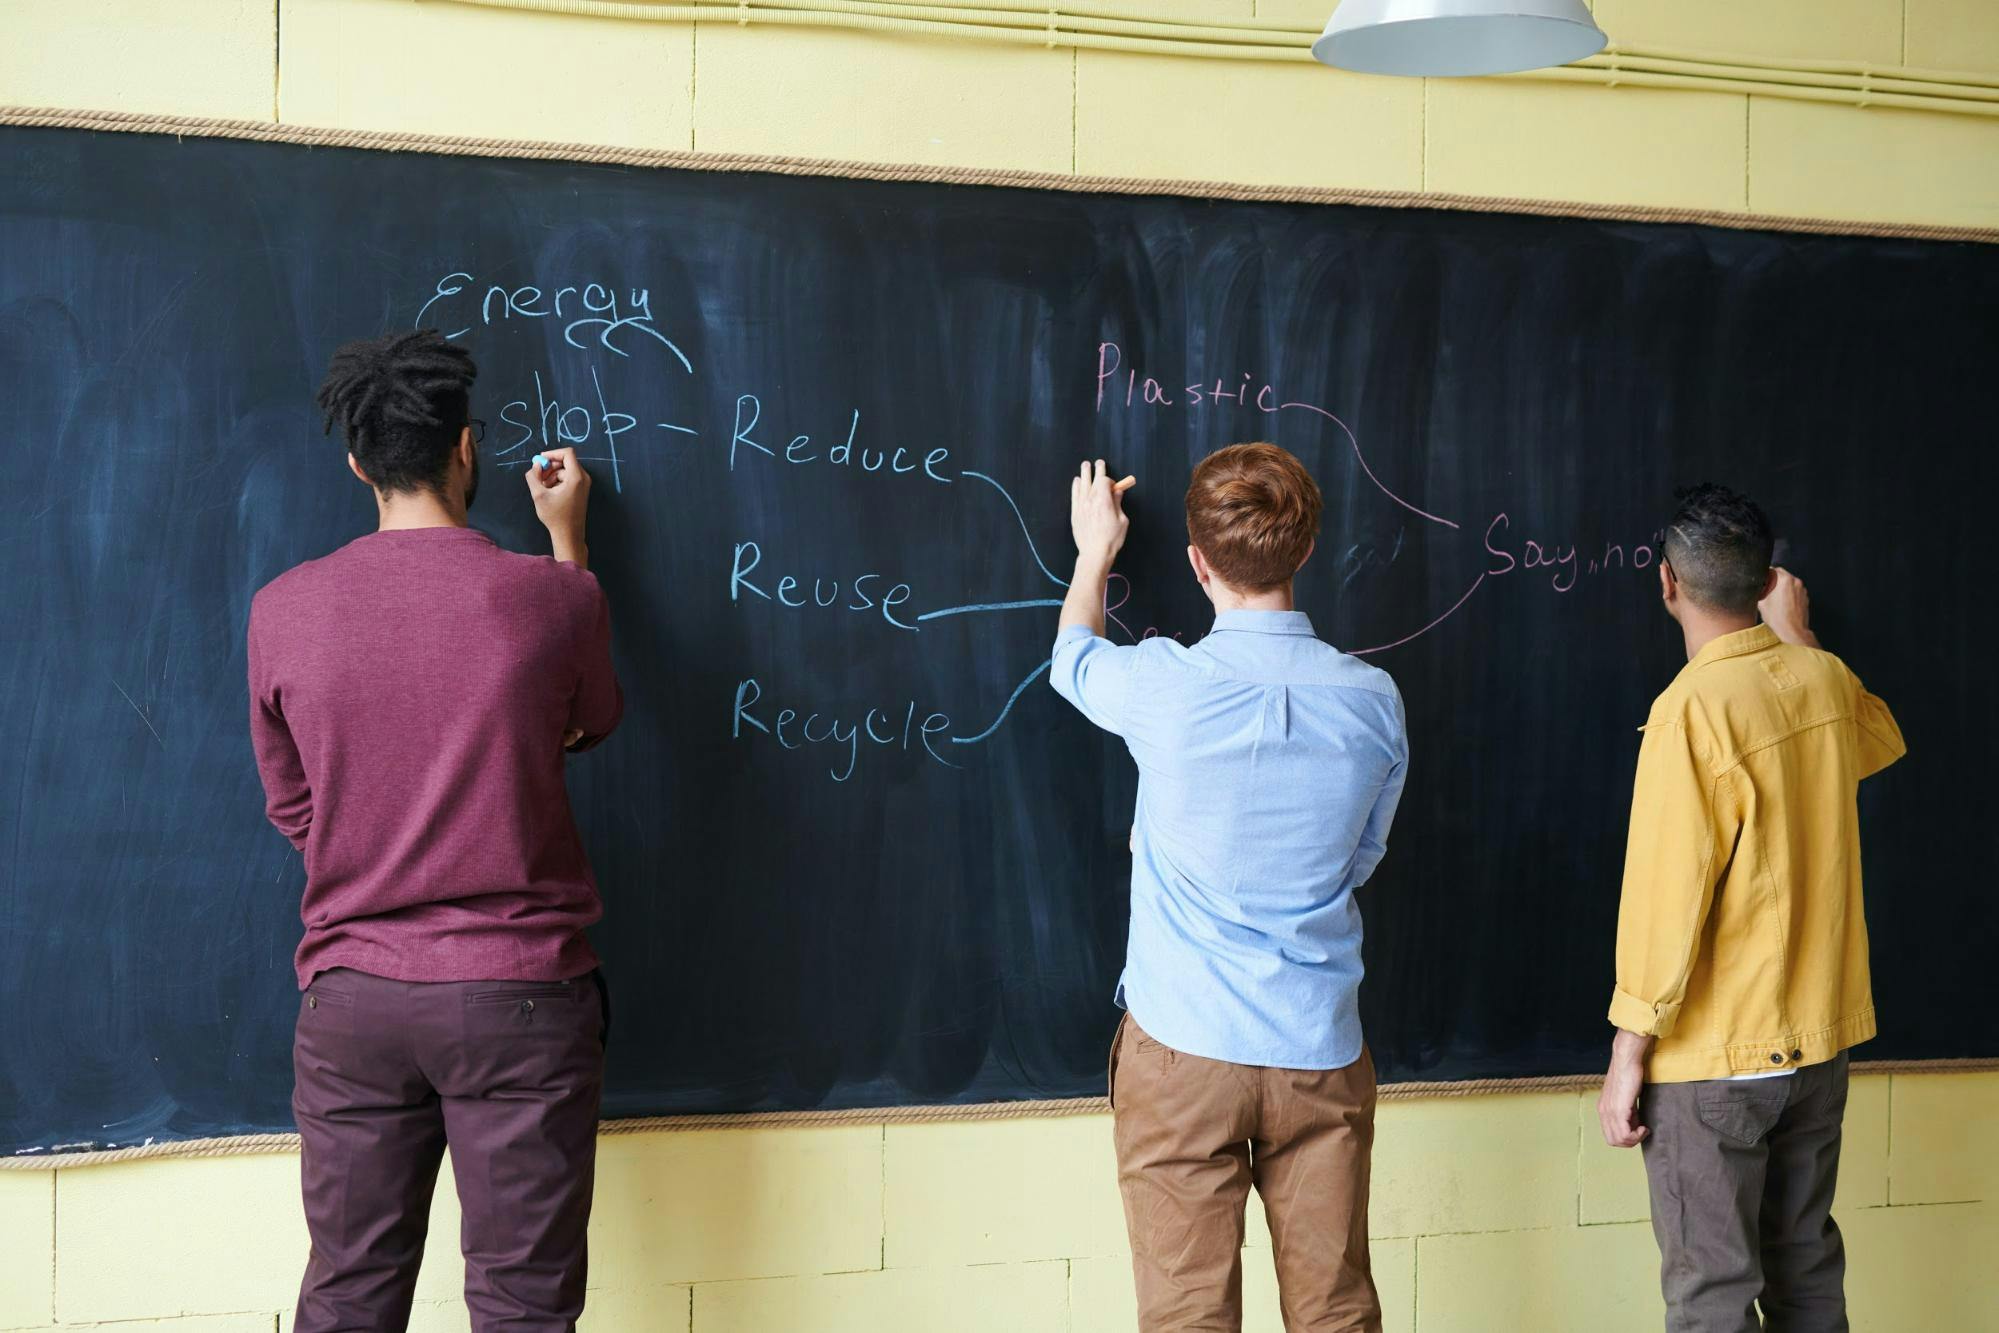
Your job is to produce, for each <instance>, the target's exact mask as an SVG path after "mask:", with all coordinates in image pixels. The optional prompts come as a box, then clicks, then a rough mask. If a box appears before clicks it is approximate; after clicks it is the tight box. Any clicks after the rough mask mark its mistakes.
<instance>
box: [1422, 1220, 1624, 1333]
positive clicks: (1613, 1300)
mask: <svg viewBox="0 0 1999 1333" xmlns="http://www.w3.org/2000/svg"><path fill="white" fill-rule="evenodd" d="M1416 1310H1417V1327H1418V1328H1419V1329H1421V1330H1423V1331H1424V1333H1474V1330H1476V1331H1478V1333H1483V1331H1484V1330H1487V1329H1493V1330H1498V1329H1532V1330H1534V1333H1655V1331H1656V1330H1657V1329H1658V1328H1659V1326H1660V1324H1661V1323H1662V1322H1663V1318H1664V1307H1663V1304H1662V1302H1661V1300H1660V1296H1659V1252H1658V1250H1657V1248H1656V1247H1655V1246H1654V1245H1653V1242H1652V1229H1651V1228H1650V1227H1648V1226H1645V1225H1643V1224H1624V1225H1619V1226H1601V1227H1561V1228H1557V1229H1554V1230H1549V1231H1501V1232H1490V1233H1487V1234H1484V1235H1476V1236H1424V1237H1422V1238H1420V1239H1419V1240H1417V1241H1416Z"/></svg>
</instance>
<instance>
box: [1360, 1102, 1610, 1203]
mask: <svg viewBox="0 0 1999 1333" xmlns="http://www.w3.org/2000/svg"><path fill="white" fill-rule="evenodd" d="M1576 1134H1577V1125H1576V1109H1575V1097H1574V1095H1573V1094H1571V1093H1562V1092H1554V1093H1532V1094H1516V1095H1508V1096H1495V1097H1438V1098H1434V1099H1429V1100H1423V1101H1406V1102H1404V1101H1396V1102H1388V1103H1385V1104H1384V1105H1383V1106H1382V1107H1381V1111H1380V1114H1379V1117H1378V1121H1377V1125H1376V1129H1375V1140H1374V1181H1373V1195H1372V1199H1371V1206H1370V1210H1369V1212H1370V1216H1369V1227H1368V1230H1369V1231H1370V1232H1371V1233H1373V1234H1374V1235H1376V1236H1431V1235H1437V1234H1440V1233H1444V1232H1454V1231H1504V1230H1507V1229H1510V1228H1516V1227H1555V1226H1561V1227H1567V1226H1573V1225H1574V1224H1575V1219H1576V1195H1577V1188H1578V1186H1577V1174H1576V1173H1577V1164H1576V1157H1577V1148H1576Z"/></svg>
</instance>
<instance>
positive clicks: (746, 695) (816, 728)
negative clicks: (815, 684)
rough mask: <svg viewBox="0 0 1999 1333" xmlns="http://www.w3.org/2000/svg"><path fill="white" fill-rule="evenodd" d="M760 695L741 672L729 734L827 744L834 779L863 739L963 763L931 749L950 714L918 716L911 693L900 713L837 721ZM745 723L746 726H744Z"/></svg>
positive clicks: (851, 765)
mask: <svg viewBox="0 0 1999 1333" xmlns="http://www.w3.org/2000/svg"><path fill="white" fill-rule="evenodd" d="M763 695H764V690H763V684H762V682H760V681H759V680H757V678H756V677H754V676H745V677H743V678H742V679H741V680H739V681H738V682H737V683H736V699H735V705H734V710H733V717H732V719H731V721H730V729H729V735H730V736H731V737H732V738H734V739H737V740H742V739H746V738H750V739H753V738H754V736H756V735H761V736H767V737H769V738H770V739H772V740H774V741H776V742H777V743H778V744H779V745H780V746H782V747H783V748H785V749H787V750H802V749H804V748H806V747H807V746H830V747H832V751H833V753H834V754H835V755H836V756H839V757H836V759H835V760H834V763H833V765H832V767H830V768H828V769H827V770H826V776H828V777H830V778H832V779H833V781H835V782H846V781H848V780H849V779H851V778H852V777H853V776H854V770H855V769H856V768H857V767H858V766H859V765H860V761H861V750H862V744H863V742H864V741H865V742H866V743H867V744H868V745H870V746H875V747H891V746H892V747H895V748H898V749H901V750H905V751H907V750H910V749H911V748H912V747H920V748H921V749H922V750H923V752H924V753H925V754H926V755H928V756H929V757H930V758H932V759H934V760H936V761H937V762H938V763H940V764H942V765H944V767H946V768H961V767H963V765H960V764H954V763H952V762H951V761H950V760H948V759H946V758H945V757H944V756H943V755H941V754H939V753H937V751H936V749H934V748H933V747H932V745H931V737H933V736H938V735H942V734H943V733H945V732H948V731H949V730H950V729H951V718H950V716H949V715H948V714H946V713H942V712H937V711H934V710H933V711H931V712H927V713H922V714H921V715H920V717H919V713H918V709H917V704H916V701H915V700H914V699H911V700H909V701H908V702H907V703H906V704H905V705H904V706H903V708H902V716H901V717H900V718H898V717H897V716H896V715H895V710H894V709H892V708H889V709H884V708H869V709H867V710H866V711H865V712H863V713H862V714H861V717H860V720H858V721H854V720H852V719H849V720H846V721H842V720H841V719H840V718H839V717H837V716H835V715H834V714H831V713H822V712H816V711H814V712H802V711H801V710H800V709H797V708H780V709H777V710H776V711H775V712H773V711H772V710H770V709H768V708H765V707H763V706H762V704H763ZM994 725H998V724H997V723H995V724H994ZM745 727H747V728H749V730H748V731H745V730H744V728H745Z"/></svg>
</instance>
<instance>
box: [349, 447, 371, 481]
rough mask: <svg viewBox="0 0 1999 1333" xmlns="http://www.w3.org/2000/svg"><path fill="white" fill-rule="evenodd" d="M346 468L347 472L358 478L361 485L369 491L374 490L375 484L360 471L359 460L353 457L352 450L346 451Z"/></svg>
mask: <svg viewBox="0 0 1999 1333" xmlns="http://www.w3.org/2000/svg"><path fill="white" fill-rule="evenodd" d="M347 468H348V471H350V472H352V473H353V474H354V475H355V476H357V477H359V478H360V479H361V481H362V483H363V484H364V485H366V486H367V487H368V489H369V490H373V489H374V488H375V483H374V482H372V481H370V480H369V479H368V474H367V473H365V472H363V471H362V470H361V460H360V459H358V458H356V457H355V456H354V451H353V450H352V449H349V450H348V451H347Z"/></svg>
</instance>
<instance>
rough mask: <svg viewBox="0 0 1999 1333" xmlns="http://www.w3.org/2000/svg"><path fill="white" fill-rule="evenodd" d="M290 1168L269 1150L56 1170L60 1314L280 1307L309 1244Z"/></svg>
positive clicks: (294, 1168)
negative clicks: (257, 1153) (253, 1154)
mask: <svg viewBox="0 0 1999 1333" xmlns="http://www.w3.org/2000/svg"><path fill="white" fill-rule="evenodd" d="M298 1170H299V1163H298V1158H297V1156H296V1155H293V1154H275V1155H270V1156H256V1157H220V1158H213V1159H197V1158H161V1159H152V1160H140V1161H133V1162H119V1163H113V1164H111V1165H107V1166H92V1167H85V1168H80V1169H78V1170H74V1171H62V1172H58V1173H57V1175H56V1317H57V1319H58V1320H60V1321H61V1322H63V1323H85V1322H88V1321H90V1320H101V1319H157V1318H161V1317H164V1316H169V1315H193V1314H234V1313H237V1312H240V1311H243V1310H268V1311H277V1310H281V1309H285V1308H287V1307H289V1306H290V1305H291V1304H292V1302H293V1301H294V1300H295V1299H296V1298H297V1296H298V1279H299V1274H300V1273H301V1272H302V1271H303V1270H304V1267H305V1259H306V1253H307V1249H308V1246H307V1243H306V1234H305V1218H304V1216H303V1214H302V1213H301V1212H300V1209H299V1195H298Z"/></svg>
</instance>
